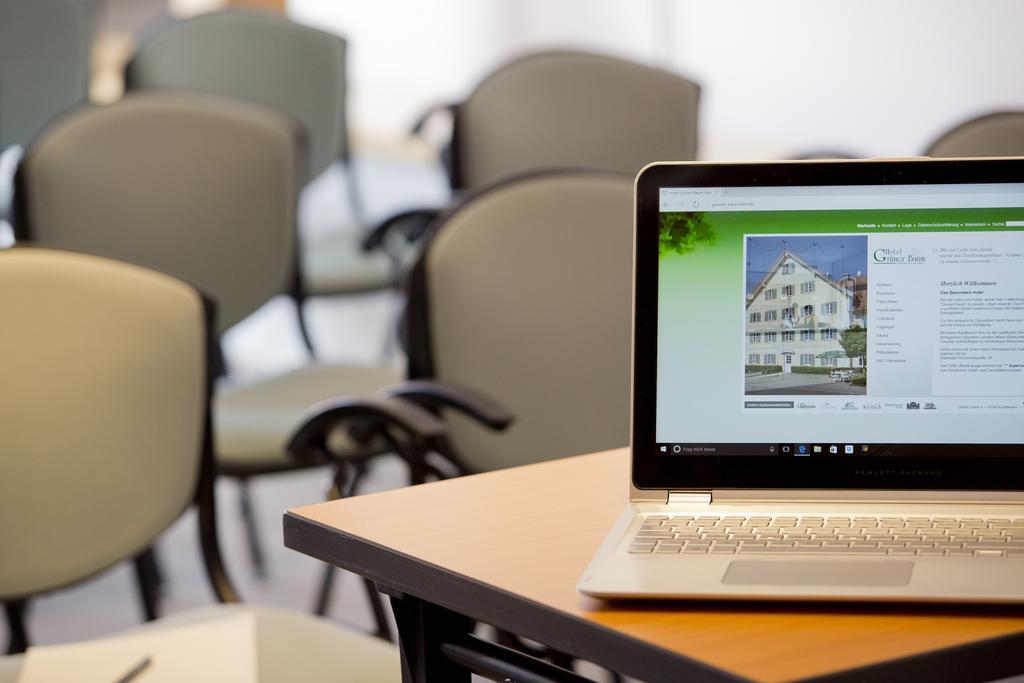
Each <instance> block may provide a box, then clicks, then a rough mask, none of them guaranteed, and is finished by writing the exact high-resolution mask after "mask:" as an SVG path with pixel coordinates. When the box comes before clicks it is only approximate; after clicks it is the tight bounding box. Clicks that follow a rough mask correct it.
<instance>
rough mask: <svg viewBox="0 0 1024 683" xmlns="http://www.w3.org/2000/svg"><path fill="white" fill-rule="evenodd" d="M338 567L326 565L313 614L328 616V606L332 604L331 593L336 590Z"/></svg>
mask: <svg viewBox="0 0 1024 683" xmlns="http://www.w3.org/2000/svg"><path fill="white" fill-rule="evenodd" d="M336 571H337V569H336V568H335V567H334V565H333V564H325V565H324V574H323V578H321V579H320V590H319V591H318V592H317V594H316V605H315V606H314V607H313V614H315V615H317V616H318V617H325V616H327V608H328V607H330V605H331V594H332V593H333V592H334V578H335V577H334V575H335V573H336Z"/></svg>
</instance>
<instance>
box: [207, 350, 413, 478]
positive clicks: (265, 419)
mask: <svg viewBox="0 0 1024 683" xmlns="http://www.w3.org/2000/svg"><path fill="white" fill-rule="evenodd" d="M401 379H402V373H401V372H400V371H398V370H395V369H391V368H375V367H366V366H347V365H308V366H306V367H302V368H299V369H298V370H293V371H292V372H288V373H285V374H283V375H278V376H276V377H273V378H271V379H268V380H264V381H261V382H256V383H254V384H250V385H246V386H241V387H226V388H224V389H222V390H221V391H218V392H217V395H216V396H215V397H214V418H213V423H214V439H215V441H214V445H215V452H216V454H217V464H218V466H219V467H220V470H221V472H222V473H224V474H228V475H232V476H247V475H250V474H259V473H265V472H277V471H284V470H290V469H296V467H298V465H296V463H295V462H294V461H292V460H291V459H290V458H289V457H288V454H287V453H286V452H285V445H286V444H287V442H288V439H289V438H290V437H291V435H292V433H293V432H294V431H295V429H296V428H297V427H298V426H299V425H300V424H301V423H302V418H303V417H304V416H305V415H306V414H307V413H308V412H309V411H310V409H311V408H312V407H313V406H314V405H316V404H317V403H319V402H321V401H325V400H328V399H331V398H336V397H339V396H365V395H367V394H372V393H374V392H375V391H378V390H380V389H382V388H384V387H386V386H389V385H391V384H394V383H396V382H399V381H401ZM331 446H332V448H333V449H334V451H335V452H336V453H337V454H338V455H339V456H341V457H346V456H348V457H356V456H359V455H362V454H364V453H366V450H365V449H363V448H361V447H359V446H358V445H357V444H356V443H354V442H353V441H351V440H350V439H349V438H348V436H347V435H345V434H343V433H339V434H338V435H337V437H335V438H332V440H331Z"/></svg>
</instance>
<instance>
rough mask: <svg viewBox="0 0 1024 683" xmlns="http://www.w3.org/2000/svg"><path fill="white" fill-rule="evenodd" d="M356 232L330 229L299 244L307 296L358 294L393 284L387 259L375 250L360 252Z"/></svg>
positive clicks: (391, 268)
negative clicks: (301, 252)
mask: <svg viewBox="0 0 1024 683" xmlns="http://www.w3.org/2000/svg"><path fill="white" fill-rule="evenodd" d="M361 241H362V235H360V234H359V233H358V232H356V231H352V230H348V231H344V232H342V231H332V232H331V233H329V234H326V235H322V236H319V237H317V238H314V239H313V240H311V241H310V242H308V243H306V244H305V245H304V246H303V254H302V271H303V272H302V277H303V284H304V286H305V288H306V293H307V294H309V295H310V296H330V295H336V294H358V293H360V292H372V291H376V290H380V289H387V288H388V287H391V286H393V285H394V284H395V271H394V267H393V266H392V264H391V259H390V258H388V255H387V254H385V253H384V252H382V251H380V250H377V251H372V252H364V251H363V249H362V245H361Z"/></svg>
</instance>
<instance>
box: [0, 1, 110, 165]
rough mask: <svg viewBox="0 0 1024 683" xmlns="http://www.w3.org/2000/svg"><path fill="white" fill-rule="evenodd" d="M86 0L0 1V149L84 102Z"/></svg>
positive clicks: (89, 31)
mask: <svg viewBox="0 0 1024 683" xmlns="http://www.w3.org/2000/svg"><path fill="white" fill-rule="evenodd" d="M91 5H92V3H91V2H90V0H0V151H2V150H3V149H5V148H7V147H9V146H11V145H24V144H25V143H26V142H27V141H28V140H29V139H30V138H31V137H32V136H33V135H35V134H36V133H37V132H38V131H39V130H41V129H42V128H43V126H45V125H46V123H47V122H49V120H50V119H51V118H53V117H54V116H56V115H57V114H59V113H60V112H62V111H64V110H66V109H68V108H70V107H73V106H75V105H77V104H80V103H82V102H85V99H86V96H87V94H88V89H89V49H90V45H91V38H92V7H91Z"/></svg>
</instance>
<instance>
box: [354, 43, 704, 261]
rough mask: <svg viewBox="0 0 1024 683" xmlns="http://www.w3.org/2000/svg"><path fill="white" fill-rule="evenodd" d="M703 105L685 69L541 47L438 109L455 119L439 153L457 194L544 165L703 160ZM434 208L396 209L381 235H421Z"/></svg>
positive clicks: (628, 166)
mask: <svg viewBox="0 0 1024 683" xmlns="http://www.w3.org/2000/svg"><path fill="white" fill-rule="evenodd" d="M699 102H700V86H699V85H697V84H696V83H694V82H693V81H690V80H688V79H686V78H684V77H682V76H679V75H678V74H674V73H671V72H668V71H663V70H661V69H657V68H653V67H650V66H645V65H642V64H637V63H635V62H630V61H626V60H623V59H618V58H616V57H609V56H605V55H598V54H591V53H586V52H569V51H559V52H540V53H536V54H531V55H528V56H525V57H522V58H520V59H517V60H514V61H512V62H510V63H508V64H506V65H504V66H502V67H501V68H499V69H497V70H496V71H494V72H493V73H491V74H490V75H489V76H487V77H486V78H484V79H483V81H481V82H480V83H479V84H478V85H477V86H476V88H474V89H473V92H472V93H470V95H469V97H467V98H466V99H465V100H464V101H462V102H460V103H458V104H455V105H452V106H450V107H442V108H440V109H448V110H450V112H451V114H452V117H453V124H452V135H451V140H450V142H449V143H448V145H447V146H446V148H445V149H444V150H442V155H441V158H442V162H443V163H444V165H445V167H446V169H447V171H448V177H449V182H450V184H451V188H452V190H453V192H454V193H455V194H456V195H458V194H459V193H461V192H475V191H478V190H480V189H482V188H484V187H487V186H489V185H491V184H493V183H496V182H501V181H504V180H508V179H510V178H514V177H516V176H519V175H522V174H525V173H533V172H537V171H550V170H598V171H610V172H617V173H623V174H627V175H629V176H635V175H636V174H637V172H638V171H639V170H640V169H641V168H643V166H644V165H646V164H647V163H649V162H651V161H658V160H679V161H685V160H690V159H695V158H696V155H697V132H698V129H697V121H698V113H699V112H698V105H699ZM429 116H430V114H427V115H426V116H425V117H424V119H426V118H429ZM436 213H437V212H436V211H432V210H430V209H421V210H415V211H409V212H406V213H404V214H399V215H398V216H396V217H393V218H392V219H390V220H388V221H385V222H384V223H383V224H381V225H380V226H378V227H377V229H376V231H375V238H377V239H383V236H384V235H387V234H388V233H389V232H394V231H401V230H405V231H408V232H411V233H413V234H419V233H421V232H422V231H423V230H424V226H425V225H426V224H427V223H429V222H430V220H432V219H433V218H434V216H435V215H436ZM372 240H373V238H371V242H372Z"/></svg>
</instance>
